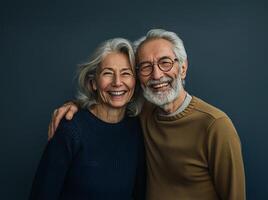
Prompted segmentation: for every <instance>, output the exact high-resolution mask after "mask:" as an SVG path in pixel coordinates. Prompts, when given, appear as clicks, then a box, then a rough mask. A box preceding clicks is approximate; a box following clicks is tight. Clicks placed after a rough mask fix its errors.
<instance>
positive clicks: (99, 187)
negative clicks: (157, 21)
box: [30, 110, 146, 200]
mask: <svg viewBox="0 0 268 200" xmlns="http://www.w3.org/2000/svg"><path fill="white" fill-rule="evenodd" d="M145 170H146V169H145V161H144V146H143V138H142V131H141V128H140V124H139V119H138V118H136V117H135V118H130V117H125V118H124V119H123V120H122V121H121V122H119V123H116V124H109V123H105V122H103V121H101V120H99V119H98V118H96V117H95V116H94V115H93V114H92V113H90V112H89V111H88V110H80V111H79V112H78V113H77V114H76V115H75V116H74V118H73V120H71V121H67V120H62V121H61V123H60V125H59V127H58V129H57V131H56V134H55V136H54V137H53V139H51V140H50V141H49V142H48V144H47V146H46V148H45V151H44V153H43V156H42V158H41V161H40V163H39V167H38V169H37V172H36V175H35V179H34V182H33V186H32V191H31V194H30V200H41V199H42V200H54V199H55V200H59V199H64V200H69V199H72V200H86V199H87V200H109V199H112V200H113V199H114V200H130V199H144V193H145V192H144V191H145Z"/></svg>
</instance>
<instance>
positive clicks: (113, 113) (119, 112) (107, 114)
mask: <svg viewBox="0 0 268 200" xmlns="http://www.w3.org/2000/svg"><path fill="white" fill-rule="evenodd" d="M89 110H90V112H91V113H93V114H94V115H95V116H96V117H97V118H99V119H101V120H102V121H105V122H108V123H118V122H120V121H121V120H122V119H123V118H124V115H125V111H126V107H123V108H111V107H108V106H107V105H104V104H96V105H94V106H92V107H91V108H90V109H89Z"/></svg>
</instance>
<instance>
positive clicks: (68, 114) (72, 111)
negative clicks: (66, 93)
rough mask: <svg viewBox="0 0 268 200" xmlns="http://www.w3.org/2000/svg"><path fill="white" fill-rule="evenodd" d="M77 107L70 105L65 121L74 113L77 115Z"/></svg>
mask: <svg viewBox="0 0 268 200" xmlns="http://www.w3.org/2000/svg"><path fill="white" fill-rule="evenodd" d="M77 111H78V107H77V106H76V105H75V104H71V105H70V108H69V110H68V112H67V114H66V116H65V118H66V119H67V120H71V119H72V118H73V116H74V114H75V113H77Z"/></svg>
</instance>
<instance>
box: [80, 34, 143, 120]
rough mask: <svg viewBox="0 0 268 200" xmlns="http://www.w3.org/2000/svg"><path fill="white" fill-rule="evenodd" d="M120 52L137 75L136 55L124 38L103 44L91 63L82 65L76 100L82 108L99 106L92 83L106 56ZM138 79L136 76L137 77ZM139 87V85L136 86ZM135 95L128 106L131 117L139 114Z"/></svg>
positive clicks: (93, 55) (92, 57)
mask: <svg viewBox="0 0 268 200" xmlns="http://www.w3.org/2000/svg"><path fill="white" fill-rule="evenodd" d="M113 52H118V53H124V54H126V55H127V56H128V58H129V62H130V64H131V67H132V70H133V73H134V74H136V73H135V54H134V51H133V47H132V44H131V43H130V42H129V41H128V40H126V39H124V38H114V39H110V40H107V41H104V42H103V43H101V44H100V45H99V46H98V47H97V49H96V50H95V51H94V53H93V54H92V56H91V57H90V59H89V61H88V62H86V63H84V64H82V65H80V67H79V70H78V73H77V77H78V92H77V95H76V98H77V100H78V104H79V105H80V106H81V107H82V108H90V107H91V106H92V105H94V104H97V103H98V102H97V94H96V92H95V91H94V90H93V89H92V85H91V81H92V80H94V79H95V78H96V73H97V69H98V67H99V66H100V63H101V62H102V61H103V59H104V58H105V56H107V55H108V54H110V53H113ZM135 77H136V75H135ZM136 85H137V84H136ZM135 95H137V91H135V93H134V97H133V98H132V100H131V102H129V103H128V105H127V113H128V114H129V115H130V116H136V115H137V114H138V113H139V109H138V107H139V106H138V104H137V103H136V102H135Z"/></svg>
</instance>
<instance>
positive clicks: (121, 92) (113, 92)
mask: <svg viewBox="0 0 268 200" xmlns="http://www.w3.org/2000/svg"><path fill="white" fill-rule="evenodd" d="M125 93H126V92H125V91H110V92H109V94H110V95H113V96H120V95H123V94H125Z"/></svg>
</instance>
